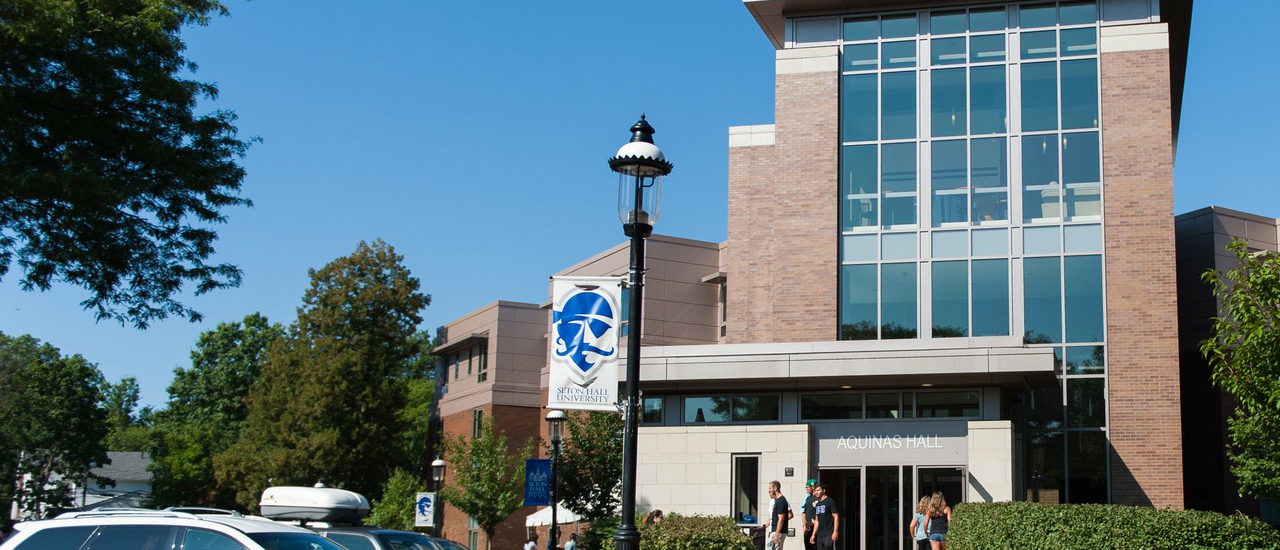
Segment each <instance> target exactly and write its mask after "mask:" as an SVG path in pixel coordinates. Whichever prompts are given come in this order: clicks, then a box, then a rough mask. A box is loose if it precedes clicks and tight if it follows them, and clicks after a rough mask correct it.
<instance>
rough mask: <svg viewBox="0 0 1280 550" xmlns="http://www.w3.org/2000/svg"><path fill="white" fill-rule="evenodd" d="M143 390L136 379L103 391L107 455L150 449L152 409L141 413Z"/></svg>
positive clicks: (109, 386) (127, 377) (123, 380)
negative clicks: (149, 426) (112, 452)
mask: <svg viewBox="0 0 1280 550" xmlns="http://www.w3.org/2000/svg"><path fill="white" fill-rule="evenodd" d="M141 394H142V388H141V386H139V385H138V379H137V378H136V377H133V376H126V377H124V378H121V379H120V381H119V382H117V383H115V384H111V383H107V384H105V385H103V387H102V407H103V409H104V410H105V411H106V414H107V439H106V446H107V450H108V451H134V452H137V451H145V450H147V448H148V432H149V431H150V430H149V428H148V426H147V424H148V423H149V418H150V416H151V409H150V407H144V408H143V409H142V410H139V409H138V400H139V398H140V396H141Z"/></svg>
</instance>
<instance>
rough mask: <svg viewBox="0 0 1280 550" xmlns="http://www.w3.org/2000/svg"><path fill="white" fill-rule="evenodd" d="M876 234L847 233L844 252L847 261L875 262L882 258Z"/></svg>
mask: <svg viewBox="0 0 1280 550" xmlns="http://www.w3.org/2000/svg"><path fill="white" fill-rule="evenodd" d="M876 241H877V238H876V235H875V234H874V233H873V234H870V235H845V236H844V248H843V249H842V250H841V252H842V253H843V254H844V261H846V262H874V261H876V260H878V259H880V245H879V243H878V242H876Z"/></svg>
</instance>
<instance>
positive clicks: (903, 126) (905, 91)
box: [881, 71, 916, 139]
mask: <svg viewBox="0 0 1280 550" xmlns="http://www.w3.org/2000/svg"><path fill="white" fill-rule="evenodd" d="M881 90H882V94H881V97H882V100H881V101H882V103H881V111H882V125H883V128H882V130H881V139H908V138H914V137H916V73H915V71H906V72H896V73H885V74H884V75H883V76H882V77H881Z"/></svg>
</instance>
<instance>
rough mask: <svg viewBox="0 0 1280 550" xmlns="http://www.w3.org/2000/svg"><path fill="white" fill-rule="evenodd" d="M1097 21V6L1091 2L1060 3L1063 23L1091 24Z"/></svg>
mask: <svg viewBox="0 0 1280 550" xmlns="http://www.w3.org/2000/svg"><path fill="white" fill-rule="evenodd" d="M1097 22H1098V8H1097V7H1096V6H1094V3H1093V2H1074V3H1066V2H1064V3H1063V4H1062V24H1063V25H1091V24H1093V23H1097Z"/></svg>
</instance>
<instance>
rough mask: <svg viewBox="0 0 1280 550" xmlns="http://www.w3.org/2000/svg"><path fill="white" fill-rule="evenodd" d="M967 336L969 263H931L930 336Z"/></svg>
mask: <svg viewBox="0 0 1280 550" xmlns="http://www.w3.org/2000/svg"><path fill="white" fill-rule="evenodd" d="M968 335H969V262H963V261H962V262H934V263H933V337H934V338H963V337H966V336H968Z"/></svg>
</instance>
